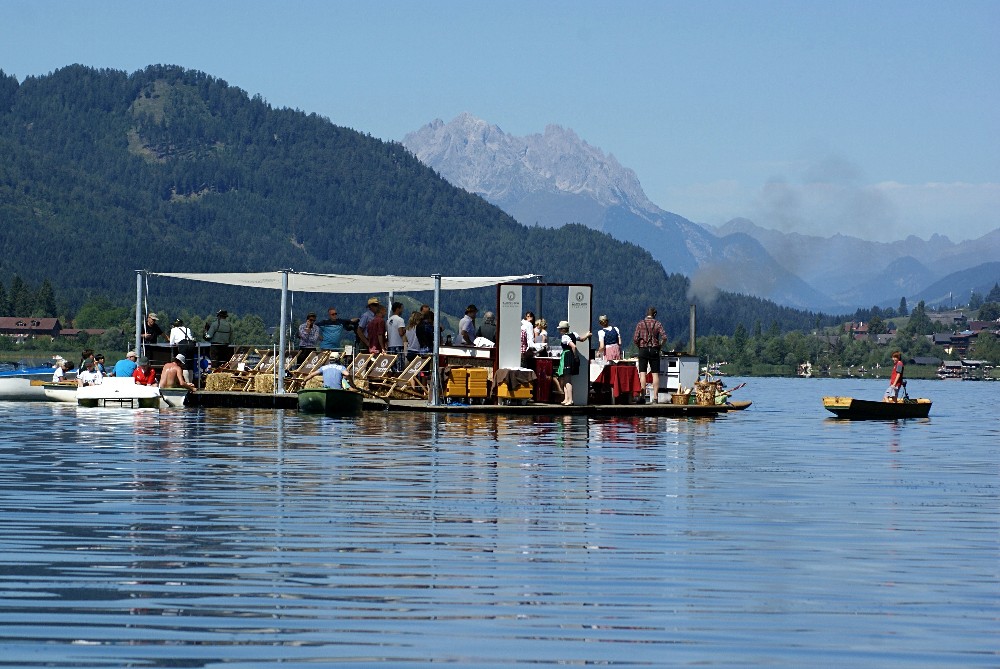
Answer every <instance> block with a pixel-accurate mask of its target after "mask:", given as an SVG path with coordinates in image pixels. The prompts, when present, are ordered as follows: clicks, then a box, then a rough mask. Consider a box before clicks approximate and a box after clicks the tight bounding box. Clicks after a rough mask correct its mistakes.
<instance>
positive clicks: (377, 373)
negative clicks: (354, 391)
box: [354, 353, 398, 394]
mask: <svg viewBox="0 0 1000 669" xmlns="http://www.w3.org/2000/svg"><path fill="white" fill-rule="evenodd" d="M397 357H398V356H397V355H396V354H395V353H379V354H378V355H377V356H375V359H374V360H372V364H371V366H369V367H368V370H367V371H366V372H365V381H366V386H367V389H368V390H369V391H370V392H371V393H372V394H377V392H376V390H377V389H379V388H384V387H385V386H386V385H387V384H388V383H389V379H390V378H391V377H392V376H393V371H392V366H393V365H394V364H395V363H396V358H397ZM354 385H357V383H355V384H354ZM359 387H360V386H359Z"/></svg>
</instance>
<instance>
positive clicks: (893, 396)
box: [885, 351, 903, 402]
mask: <svg viewBox="0 0 1000 669" xmlns="http://www.w3.org/2000/svg"><path fill="white" fill-rule="evenodd" d="M902 385H903V355H902V354H901V353H900V352H899V351H893V352H892V373H891V374H889V387H888V388H886V389H885V401H886V402H898V401H899V389H900V388H901V387H902Z"/></svg>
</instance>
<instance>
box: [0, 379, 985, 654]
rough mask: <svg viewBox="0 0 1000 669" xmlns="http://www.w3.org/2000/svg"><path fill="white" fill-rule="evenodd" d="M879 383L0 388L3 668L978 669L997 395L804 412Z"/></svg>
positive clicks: (949, 390) (871, 391)
mask: <svg viewBox="0 0 1000 669" xmlns="http://www.w3.org/2000/svg"><path fill="white" fill-rule="evenodd" d="M883 385H884V382H875V381H868V382H863V381H855V382H850V381H840V382H836V381H814V380H792V379H750V380H749V385H748V387H747V388H746V389H745V390H744V391H740V392H746V393H747V395H746V396H745V397H746V398H748V399H753V400H754V406H753V407H752V408H751V409H750V410H748V411H745V412H742V413H737V414H733V415H729V416H723V417H720V418H718V419H715V420H668V419H646V418H637V419H618V420H600V421H596V420H587V419H585V418H581V417H575V418H558V417H553V418H536V419H532V418H524V419H508V418H503V417H499V418H491V417H483V416H439V417H434V416H430V415H421V414H395V413H394V414H385V413H381V412H379V413H374V414H366V415H365V416H364V417H362V418H359V419H352V420H335V419H327V418H317V417H312V416H300V415H298V414H296V413H294V412H287V413H281V412H271V411H251V410H206V411H194V410H175V411H162V412H156V411H146V410H139V411H132V410H117V409H104V410H95V409H90V410H83V409H77V408H76V407H72V406H68V405H56V404H6V405H4V404H0V444H2V445H0V510H2V520H0V523H2V528H0V529H2V532H0V651H2V652H0V665H3V666H22V667H31V666H50V667H71V666H72V667H84V666H92V667H122V666H130V667H140V666H141V667H206V666H217V665H222V664H225V665H227V666H235V667H240V666H244V667H256V666H267V665H272V664H278V663H284V664H296V663H302V664H305V663H310V664H312V665H313V666H315V665H319V666H323V665H333V664H340V665H346V666H364V665H371V664H379V663H382V664H386V665H395V666H399V665H407V664H410V665H413V666H417V665H424V664H429V663H431V662H448V663H452V664H454V665H457V666H477V667H478V666H512V665H519V664H523V665H539V664H541V665H546V664H551V665H557V664H564V665H584V664H593V665H612V666H669V665H683V664H699V665H706V666H712V667H743V666H748V665H756V666H762V665H767V666H787V667H802V666H818V665H819V666H880V667H887V666H897V667H942V666H955V667H959V666H998V665H1000V654H998V652H997V647H998V643H997V639H998V629H1000V626H998V614H1000V606H998V595H1000V588H998V585H997V582H998V581H997V571H998V557H1000V550H998V545H1000V504H998V500H1000V495H998V480H997V473H998V472H997V443H998V442H1000V418H998V416H997V413H998V412H996V411H995V410H992V409H991V410H990V411H989V412H988V415H985V416H984V412H982V411H971V410H970V409H969V407H970V406H981V407H982V406H990V407H992V406H993V405H994V404H995V402H986V403H984V402H983V400H982V398H983V396H984V395H995V394H996V391H997V390H1000V385H998V386H993V385H992V384H974V383H958V382H956V383H927V384H923V386H922V390H923V391H924V393H925V394H927V395H930V396H932V397H933V398H934V399H935V405H934V408H933V409H932V411H931V418H930V419H929V420H922V421H902V422H860V423H851V422H842V421H836V420H833V419H832V418H827V417H826V415H827V414H826V412H825V411H824V410H823V409H822V407H821V406H820V404H819V397H820V396H821V395H823V394H854V395H857V396H866V397H878V396H880V394H881V392H882V386H883ZM913 385H916V384H915V383H911V386H913ZM913 391H914V389H913V388H912V387H911V392H913ZM914 394H916V393H914Z"/></svg>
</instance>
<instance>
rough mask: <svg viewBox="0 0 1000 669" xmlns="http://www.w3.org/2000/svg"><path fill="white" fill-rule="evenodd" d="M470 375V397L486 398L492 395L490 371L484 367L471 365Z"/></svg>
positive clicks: (468, 373)
mask: <svg viewBox="0 0 1000 669" xmlns="http://www.w3.org/2000/svg"><path fill="white" fill-rule="evenodd" d="M466 372H467V375H468V387H469V399H486V398H487V397H489V396H490V380H489V372H488V371H487V370H486V369H485V368H484V367H469V368H467V369H466Z"/></svg>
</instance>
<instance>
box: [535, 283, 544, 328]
mask: <svg viewBox="0 0 1000 669" xmlns="http://www.w3.org/2000/svg"><path fill="white" fill-rule="evenodd" d="M542 278H543V277H542V275H541V274H539V275H538V276H536V277H535V283H536V284H538V287H537V288H536V289H535V322H536V323H537V322H538V319H539V318H541V317H542Z"/></svg>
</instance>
